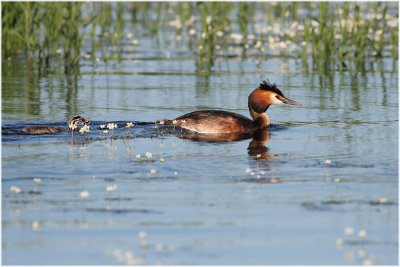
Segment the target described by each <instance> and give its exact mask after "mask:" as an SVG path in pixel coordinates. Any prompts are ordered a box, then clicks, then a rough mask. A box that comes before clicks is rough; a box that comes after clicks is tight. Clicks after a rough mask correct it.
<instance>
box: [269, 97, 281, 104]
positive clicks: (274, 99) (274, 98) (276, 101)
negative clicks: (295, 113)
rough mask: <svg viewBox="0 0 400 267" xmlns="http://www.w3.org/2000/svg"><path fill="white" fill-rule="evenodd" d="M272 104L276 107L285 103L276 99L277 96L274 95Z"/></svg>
mask: <svg viewBox="0 0 400 267" xmlns="http://www.w3.org/2000/svg"><path fill="white" fill-rule="evenodd" d="M271 103H272V104H274V105H280V104H283V101H282V100H279V99H278V98H276V95H273V96H272V100H271Z"/></svg>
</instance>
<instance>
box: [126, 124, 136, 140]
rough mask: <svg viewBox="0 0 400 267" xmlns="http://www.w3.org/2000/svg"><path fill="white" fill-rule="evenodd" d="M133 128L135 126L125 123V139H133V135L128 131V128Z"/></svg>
mask: <svg viewBox="0 0 400 267" xmlns="http://www.w3.org/2000/svg"><path fill="white" fill-rule="evenodd" d="M133 126H135V124H133V123H132V122H127V123H126V126H125V128H126V131H125V134H124V137H125V138H128V136H129V137H133V135H132V134H131V133H130V131H129V128H131V127H133Z"/></svg>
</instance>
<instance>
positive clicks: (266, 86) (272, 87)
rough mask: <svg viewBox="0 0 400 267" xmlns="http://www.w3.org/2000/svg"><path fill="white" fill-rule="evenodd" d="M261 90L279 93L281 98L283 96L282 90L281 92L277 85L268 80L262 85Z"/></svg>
mask: <svg viewBox="0 0 400 267" xmlns="http://www.w3.org/2000/svg"><path fill="white" fill-rule="evenodd" d="M260 89H262V90H267V91H271V92H274V93H277V94H278V95H280V96H283V94H282V92H281V90H279V89H278V87H277V86H276V83H271V82H270V81H269V80H268V79H267V80H264V81H262V83H260Z"/></svg>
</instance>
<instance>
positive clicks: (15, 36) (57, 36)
mask: <svg viewBox="0 0 400 267" xmlns="http://www.w3.org/2000/svg"><path fill="white" fill-rule="evenodd" d="M138 25H139V26H140V28H138V27H136V26H138ZM165 34H168V36H163V35H165ZM144 36H146V38H147V37H148V36H150V38H152V39H155V40H157V41H158V42H159V43H161V42H164V43H162V44H159V45H160V46H163V47H164V46H165V45H172V44H173V45H174V46H175V47H185V48H186V49H187V50H186V52H187V54H188V55H190V56H192V55H193V56H194V57H195V60H196V66H197V70H198V73H199V74H209V73H210V72H211V70H212V66H213V62H214V60H215V59H217V58H222V59H223V58H225V57H254V60H255V61H257V62H261V61H262V60H265V59H267V58H268V57H271V56H281V57H296V58H298V59H299V62H302V64H303V66H304V69H305V70H307V69H308V68H309V66H308V65H309V64H310V62H311V64H312V68H313V69H317V70H319V71H329V70H331V69H338V70H340V71H345V70H348V71H363V70H364V68H365V64H367V63H368V62H369V61H374V60H375V59H376V58H382V57H392V58H393V59H394V61H396V60H397V58H398V3H396V2H366V3H362V2H343V3H340V2H334V3H329V2H304V3H301V2H289V3H285V2H277V3H270V2H269V3H263V2H236V3H228V2H154V3H152V2H132V3H129V2H119V3H107V2H90V3H84V2H5V3H2V48H3V49H2V59H3V61H4V60H6V61H7V60H9V61H12V60H13V59H15V58H20V57H24V58H26V60H27V62H28V65H29V66H31V67H32V68H35V69H37V70H39V71H41V70H49V69H52V68H56V66H63V70H64V71H65V72H74V71H78V70H79V63H80V60H81V59H82V58H85V59H92V60H96V61H104V62H105V63H107V62H108V61H109V60H123V59H125V58H127V57H126V54H128V55H129V56H128V58H134V49H133V48H131V47H141V45H142V44H141V43H140V42H139V41H138V40H140V38H142V37H144ZM135 38H136V39H135ZM165 40H167V42H166V41H165ZM165 43H166V44H165ZM127 47H128V48H127ZM83 48H84V49H83ZM141 48H143V49H145V46H144V45H143V47H141ZM83 50H84V51H85V52H83ZM165 56H166V57H169V56H170V53H169V52H168V53H166V55H165ZM310 60H311V61H310Z"/></svg>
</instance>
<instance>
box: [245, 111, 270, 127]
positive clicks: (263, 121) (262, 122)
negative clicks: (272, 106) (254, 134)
mask: <svg viewBox="0 0 400 267" xmlns="http://www.w3.org/2000/svg"><path fill="white" fill-rule="evenodd" d="M249 111H250V116H251V117H252V118H253V121H254V124H255V125H257V126H258V128H261V129H262V128H266V127H268V126H269V125H270V124H271V121H270V120H269V118H268V115H267V113H265V112H262V113H258V112H256V111H254V110H253V109H252V108H249Z"/></svg>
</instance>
